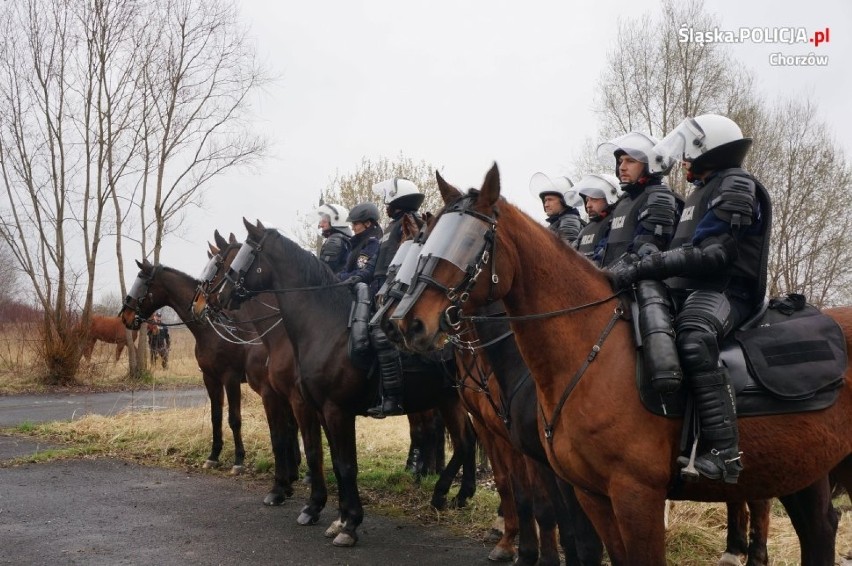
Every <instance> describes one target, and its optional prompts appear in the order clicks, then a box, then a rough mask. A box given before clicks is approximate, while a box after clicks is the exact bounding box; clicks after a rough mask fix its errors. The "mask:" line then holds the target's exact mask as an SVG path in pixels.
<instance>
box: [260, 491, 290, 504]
mask: <svg viewBox="0 0 852 566" xmlns="http://www.w3.org/2000/svg"><path fill="white" fill-rule="evenodd" d="M285 499H286V498H285V497H284V496H283V495H281V494H280V493H275V492H274V491H270V492H269V493H267V494H266V497H264V498H263V504H264V505H269V506H270V507H278V506H279V505H281V504H282V503H284V500H285Z"/></svg>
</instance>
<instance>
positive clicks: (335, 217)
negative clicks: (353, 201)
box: [317, 203, 349, 228]
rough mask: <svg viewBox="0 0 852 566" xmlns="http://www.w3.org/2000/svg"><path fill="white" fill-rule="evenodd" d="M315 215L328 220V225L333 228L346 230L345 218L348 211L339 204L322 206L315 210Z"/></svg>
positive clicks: (347, 225)
mask: <svg viewBox="0 0 852 566" xmlns="http://www.w3.org/2000/svg"><path fill="white" fill-rule="evenodd" d="M317 214H319V215H320V216H325V217H326V218H328V223H329V224H330V225H331V226H332V227H333V228H348V227H349V224H348V223H347V222H346V217H347V216H349V209H347V208H346V207H344V206H343V205H340V204H334V203H329V204H324V205H322V206H320V207H319V208H318V209H317Z"/></svg>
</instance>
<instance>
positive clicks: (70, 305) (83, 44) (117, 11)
mask: <svg viewBox="0 0 852 566" xmlns="http://www.w3.org/2000/svg"><path fill="white" fill-rule="evenodd" d="M0 17H2V20H0V31H2V32H3V37H2V39H0V55H2V57H0V112H2V115H3V116H4V121H3V122H2V123H0V173H2V183H3V188H4V189H5V198H4V200H3V201H2V202H0V238H2V239H3V240H4V241H5V242H6V244H7V245H8V247H9V249H10V250H11V252H12V254H13V255H14V258H15V261H16V262H17V264H18V265H19V266H20V268H21V270H22V271H23V272H24V273H25V274H26V276H27V277H28V278H29V283H30V285H28V287H30V288H31V289H32V292H33V294H34V295H35V298H36V301H37V302H38V304H39V305H40V307H41V308H42V310H43V312H44V327H43V334H44V340H45V342H44V344H45V347H44V352H43V358H44V361H45V364H46V366H47V372H46V373H47V376H48V380H49V381H51V382H70V381H73V376H74V374H75V372H76V367H77V363H78V360H79V356H76V353H77V352H78V348H77V340H78V338H77V336H76V335H75V333H74V332H73V325H72V323H71V322H70V312H71V311H72V310H76V309H77V308H79V307H80V306H82V318H83V323H84V324H85V321H86V320H87V318H88V316H89V313H90V311H91V308H92V300H93V298H92V297H93V288H94V287H93V286H94V282H95V277H96V267H97V265H98V254H99V250H100V245H101V242H102V240H103V237H104V235H105V234H107V235H108V234H109V233H110V232H111V231H114V234H115V235H116V236H119V235H121V236H126V237H130V238H132V239H135V240H136V241H138V242H139V245H140V248H141V251H142V256H143V257H149V256H151V257H152V258H153V260H154V261H157V259H158V257H159V252H160V249H161V247H162V243H163V238H164V236H165V235H166V234H168V233H169V232H170V231H171V230H173V229H175V228H176V227H178V226H179V225H180V223H181V219H182V217H183V215H184V214H185V211H186V210H187V207H189V206H190V205H199V204H201V197H202V195H203V190H202V189H203V188H204V187H205V186H206V185H207V183H208V182H209V181H210V179H212V178H213V177H215V176H216V175H218V174H219V173H221V172H222V171H224V170H227V169H229V168H231V167H234V166H237V165H241V164H245V163H250V162H252V161H253V160H254V159H256V158H257V157H259V156H260V155H261V153H262V151H263V149H264V148H265V147H266V145H265V142H264V140H263V139H262V138H260V137H258V136H257V135H255V134H254V133H253V131H252V130H251V129H250V127H249V124H248V122H249V119H250V115H249V113H248V111H249V104H248V100H249V96H250V95H251V94H252V93H253V92H254V91H255V90H256V89H257V87H259V86H262V85H263V84H264V82H265V81H266V78H265V76H264V74H263V73H262V71H261V70H260V69H259V68H258V66H257V65H256V63H255V61H254V52H253V50H252V47H251V46H250V44H249V43H248V42H247V40H246V36H245V32H244V31H243V30H242V29H241V28H240V26H239V25H238V21H237V15H236V9H235V8H234V5H233V4H232V3H231V2H227V1H225V0H221V1H217V0H214V1H203V2H202V1H201V0H141V1H139V2H125V1H123V0H24V1H22V2H4V3H2V4H0ZM110 204H111V206H110ZM137 230H138V232H137V234H138V235H137V236H133V234H132V232H133V231H137ZM116 239H117V242H116V255H117V256H118V265H119V276H120V280H121V282H122V287H123V286H124V280H125V277H124V274H123V272H122V266H123V258H122V240H121V238H120V237H117V238H116ZM79 258H84V262H83V261H82V260H80V259H79ZM121 292H122V295H123V294H124V289H123V288H122V291H121ZM131 360H132V367H131V373H132V374H134V375H138V374H139V370H140V368H138V367H136V366H135V364H134V363H133V360H134V358H133V357H132V358H131ZM141 369H144V367H142V368H141Z"/></svg>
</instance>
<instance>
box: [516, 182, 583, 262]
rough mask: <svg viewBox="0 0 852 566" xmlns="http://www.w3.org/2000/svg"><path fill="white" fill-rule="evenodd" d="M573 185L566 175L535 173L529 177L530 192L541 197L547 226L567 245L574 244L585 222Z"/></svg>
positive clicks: (581, 203)
mask: <svg viewBox="0 0 852 566" xmlns="http://www.w3.org/2000/svg"><path fill="white" fill-rule="evenodd" d="M573 186H574V183H572V182H571V179H569V178H568V177H556V178H555V179H551V178H550V177H548V176H547V175H545V174H544V173H536V174H535V175H533V176H532V178H530V192H531V193H532V194H533V195H535V196H537V197H538V198H540V199H541V205H542V207H543V208H544V213H545V214H547V223H548V228H549V229H550V230H551V231H552V232H554V233H555V234H556V235H557V236H559V238H560V239H561V240H562V241H563V242H565V243H566V244H569V245H573V244H574V241H575V240H576V239H577V236H578V235H579V234H580V230H582V229H583V226H584V224H585V223H584V222H583V219H582V217H581V215H580V210H579V209H580V208H582V206H583V200H582V199H581V198H580V197H579V195H578V194H577V191H575V190H573V189H572V187H573Z"/></svg>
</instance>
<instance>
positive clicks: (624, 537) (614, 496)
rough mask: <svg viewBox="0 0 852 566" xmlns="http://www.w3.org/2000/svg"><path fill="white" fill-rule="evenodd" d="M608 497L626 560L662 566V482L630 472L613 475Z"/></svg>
mask: <svg viewBox="0 0 852 566" xmlns="http://www.w3.org/2000/svg"><path fill="white" fill-rule="evenodd" d="M609 498H610V501H611V503H612V510H613V513H614V515H615V518H616V524H617V526H618V531H619V533H620V535H621V542H622V544H623V545H624V551H625V554H624V560H625V564H631V565H634V564H635V565H637V566H639V565H642V566H645V565H647V566H665V564H666V532H665V531H666V529H665V524H664V522H663V515H664V512H665V506H666V489H665V483H662V484H661V485H660V486H653V485H648V484H646V483H642V482H640V481H639V480H638V479H637V478H635V477H632V476H631V475H624V476H617V477H613V478H610V481H609ZM593 521H594V519H593ZM615 563H616V562H615V560H613V564H615Z"/></svg>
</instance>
